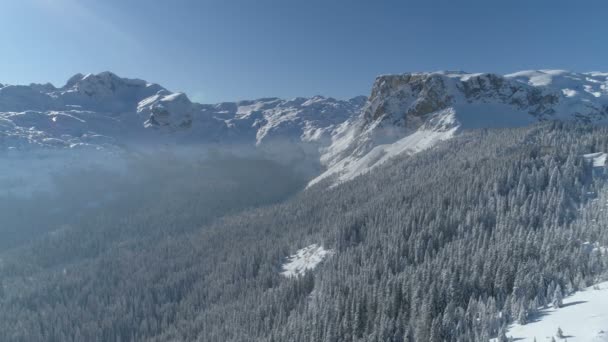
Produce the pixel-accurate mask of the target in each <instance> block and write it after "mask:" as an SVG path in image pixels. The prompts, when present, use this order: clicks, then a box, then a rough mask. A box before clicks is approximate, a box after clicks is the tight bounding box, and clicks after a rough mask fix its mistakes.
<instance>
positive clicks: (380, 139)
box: [0, 69, 608, 185]
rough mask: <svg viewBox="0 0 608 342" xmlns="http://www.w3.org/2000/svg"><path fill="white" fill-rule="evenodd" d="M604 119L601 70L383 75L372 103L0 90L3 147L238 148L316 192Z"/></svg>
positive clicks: (112, 85) (96, 87) (99, 78)
mask: <svg viewBox="0 0 608 342" xmlns="http://www.w3.org/2000/svg"><path fill="white" fill-rule="evenodd" d="M606 117H608V73H602V72H589V73H574V72H568V71H564V70H547V69H542V70H527V71H520V72H516V73H512V74H506V75H499V74H494V73H467V72H464V71H437V72H415V73H405V74H396V75H380V76H378V77H377V78H376V80H375V82H374V84H373V86H372V89H371V92H370V96H369V97H365V96H358V97H354V98H352V99H348V100H337V99H334V98H332V97H324V96H314V97H311V98H303V97H297V98H293V99H279V98H262V99H257V100H243V101H237V102H222V103H218V104H200V103H196V102H192V101H191V100H190V99H189V98H188V96H187V95H186V94H184V93H179V92H171V91H169V90H167V89H166V88H164V87H162V86H160V85H158V84H155V83H150V82H147V81H144V80H140V79H130V78H121V77H119V76H117V75H116V74H113V73H111V72H102V73H99V74H86V75H84V74H76V75H74V76H72V77H71V78H69V79H68V81H67V82H66V84H65V85H64V86H63V87H61V88H56V87H55V86H53V85H52V84H50V83H47V84H31V85H29V86H12V85H2V86H0V149H5V150H12V149H16V150H27V149H30V148H39V147H42V148H80V147H85V148H88V147H92V148H95V149H113V148H116V147H117V146H119V145H124V144H131V143H159V144H207V143H214V144H240V145H244V146H248V147H252V148H253V149H255V150H260V151H264V152H268V153H266V156H270V157H271V158H275V159H279V160H282V161H285V162H287V163H294V162H297V161H298V160H300V161H301V160H307V162H310V163H312V164H314V165H316V166H315V168H316V169H317V170H318V171H315V173H316V174H314V176H315V177H316V178H314V179H313V180H312V181H311V183H310V184H311V185H312V184H316V183H318V182H320V181H322V180H325V179H332V181H331V182H333V183H334V184H335V183H339V182H342V181H346V180H349V179H352V178H353V177H356V176H358V175H360V174H362V173H365V172H368V171H369V170H371V169H373V168H374V167H376V166H377V165H380V164H381V163H383V162H385V161H386V160H388V159H390V158H392V157H394V156H396V155H399V154H404V153H405V154H412V153H416V152H418V151H421V150H424V149H426V148H430V147H432V146H434V145H435V144H437V143H438V142H440V141H443V140H447V139H450V138H451V137H452V136H454V135H455V134H457V133H458V132H459V131H461V130H463V129H470V128H491V127H512V126H522V125H528V124H532V123H534V122H538V121H546V120H577V121H584V122H589V123H603V122H605V121H606Z"/></svg>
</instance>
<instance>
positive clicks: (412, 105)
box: [310, 70, 608, 185]
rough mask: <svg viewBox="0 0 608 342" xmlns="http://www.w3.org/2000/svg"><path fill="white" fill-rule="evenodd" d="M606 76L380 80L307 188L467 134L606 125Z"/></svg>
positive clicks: (434, 75) (442, 75)
mask: <svg viewBox="0 0 608 342" xmlns="http://www.w3.org/2000/svg"><path fill="white" fill-rule="evenodd" d="M607 117H608V76H607V75H606V74H603V73H597V72H595V73H571V72H566V71H561V70H539V71H524V72H518V73H515V74H510V75H505V76H501V75H496V74H483V73H482V74H469V73H464V72H446V71H442V72H431V73H411V74H403V75H385V76H379V77H378V78H377V79H376V82H375V83H374V86H373V88H372V92H371V95H370V97H369V101H368V102H367V104H366V105H365V107H364V108H363V110H362V112H361V114H360V115H359V117H357V118H354V119H352V120H350V121H348V123H347V124H346V125H344V126H343V127H341V128H340V129H339V130H338V131H336V134H335V135H334V136H333V138H332V144H331V145H330V146H329V147H327V148H324V149H323V150H322V153H323V155H322V157H321V162H322V164H323V165H324V166H325V167H326V169H327V170H326V171H325V172H324V173H322V174H321V175H319V176H318V177H317V178H315V179H314V180H312V181H311V182H310V185H312V184H315V183H318V182H320V181H321V180H324V179H327V178H329V179H333V182H334V183H339V182H342V181H346V180H348V179H352V178H353V177H356V176H357V175H360V174H362V173H365V172H368V171H369V170H371V169H373V168H374V167H376V166H378V165H380V164H382V163H383V162H385V161H386V160H388V159H389V158H390V157H393V156H395V155H397V154H399V153H404V152H405V153H408V154H412V153H416V152H419V151H421V150H423V149H426V148H429V147H432V146H433V145H435V144H436V143H437V142H439V141H442V140H446V139H449V138H450V137H452V136H453V135H454V134H456V133H457V132H458V131H459V130H462V129H470V128H491V127H516V126H523V125H528V124H531V123H533V122H536V121H539V120H551V119H559V120H581V121H585V122H600V121H601V122H605V121H606V118H607Z"/></svg>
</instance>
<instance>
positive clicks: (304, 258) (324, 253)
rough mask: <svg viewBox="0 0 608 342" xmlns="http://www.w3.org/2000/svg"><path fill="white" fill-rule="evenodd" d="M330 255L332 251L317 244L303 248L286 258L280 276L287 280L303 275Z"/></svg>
mask: <svg viewBox="0 0 608 342" xmlns="http://www.w3.org/2000/svg"><path fill="white" fill-rule="evenodd" d="M332 254H334V252H333V251H332V250H327V249H325V248H323V246H319V245H317V244H312V245H310V246H308V247H304V248H302V249H300V250H298V251H297V252H296V254H294V255H292V256H290V257H289V258H288V261H287V262H286V263H285V264H284V265H283V272H281V274H282V275H284V276H285V277H288V278H291V277H297V276H301V275H304V273H306V271H308V270H312V269H314V268H315V267H317V265H319V264H320V263H321V261H323V259H325V258H326V257H328V256H330V255H332Z"/></svg>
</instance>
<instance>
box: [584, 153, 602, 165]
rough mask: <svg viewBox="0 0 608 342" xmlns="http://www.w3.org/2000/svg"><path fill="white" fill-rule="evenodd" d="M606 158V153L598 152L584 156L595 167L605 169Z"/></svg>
mask: <svg viewBox="0 0 608 342" xmlns="http://www.w3.org/2000/svg"><path fill="white" fill-rule="evenodd" d="M606 156H607V155H606V153H604V152H596V153H588V154H584V155H583V158H585V159H587V160H589V161H590V162H591V163H592V164H593V167H603V166H604V165H606Z"/></svg>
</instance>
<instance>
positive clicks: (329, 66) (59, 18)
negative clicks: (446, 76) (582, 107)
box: [0, 0, 608, 103]
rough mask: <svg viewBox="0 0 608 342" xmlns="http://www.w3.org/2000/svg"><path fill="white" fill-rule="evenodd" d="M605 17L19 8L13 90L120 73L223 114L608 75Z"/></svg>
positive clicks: (541, 9)
mask: <svg viewBox="0 0 608 342" xmlns="http://www.w3.org/2000/svg"><path fill="white" fill-rule="evenodd" d="M606 13H608V1H603V0H597V1H578V0H577V1H560V0H551V1H550V0H547V1H542V0H533V1H530V0H510V1H498V0H496V1H492V0H476V1H473V0H460V1H456V0H451V1H450V0H445V1H439V0H426V1H393V0H385V1H382V0H376V1H372V0H368V1H357V0H350V1H348V0H300V1H296V0H274V1H273V0H240V1H237V0H198V1H195V0H191V1H187V0H172V1H156V0H98V1H93V0H6V1H2V2H1V3H0V23H1V24H2V25H1V26H0V42H1V44H2V49H0V82H3V83H10V84H27V83H30V82H47V81H50V82H52V83H53V84H55V85H56V86H62V85H63V84H64V83H65V81H66V80H67V79H68V78H69V77H70V76H71V75H73V74H75V73H77V72H82V73H88V72H95V73H96V72H100V71H105V70H110V71H113V72H115V73H117V74H118V75H120V76H123V77H137V78H143V79H146V80H148V81H151V82H156V83H160V84H161V85H163V86H165V87H167V88H169V89H171V90H174V91H184V92H186V93H187V94H188V95H189V96H190V97H191V98H193V99H195V100H197V101H200V102H205V103H212V102H219V101H231V100H240V99H252V98H259V97H269V96H278V97H285V98H290V97H295V96H312V95H316V94H321V95H327V96H334V97H338V98H348V97H352V96H355V95H360V94H363V95H367V94H368V92H369V89H370V86H371V84H372V82H373V80H374V77H375V76H376V75H378V74H386V73H402V72H408V71H431V70H466V71H471V72H481V71H483V72H498V73H507V72H512V71H517V70H523V69H537V68H558V69H568V70H573V71H591V70H603V71H608V65H607V63H608V38H607V37H608V24H606V23H607V19H606Z"/></svg>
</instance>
